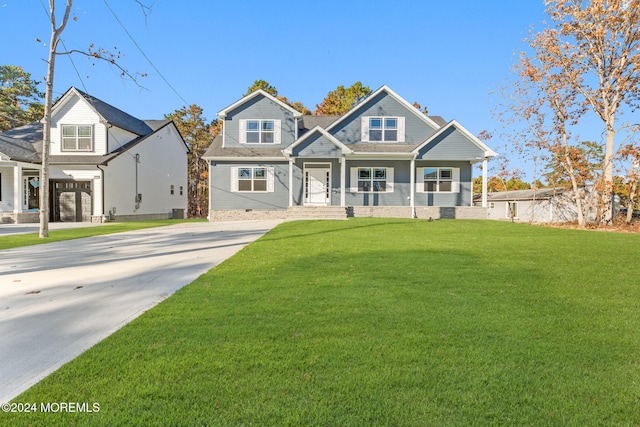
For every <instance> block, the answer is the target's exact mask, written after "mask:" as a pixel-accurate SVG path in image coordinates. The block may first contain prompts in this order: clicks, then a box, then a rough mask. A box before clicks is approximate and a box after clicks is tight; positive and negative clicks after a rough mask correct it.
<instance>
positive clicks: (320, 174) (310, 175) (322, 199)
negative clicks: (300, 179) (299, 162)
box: [305, 168, 331, 206]
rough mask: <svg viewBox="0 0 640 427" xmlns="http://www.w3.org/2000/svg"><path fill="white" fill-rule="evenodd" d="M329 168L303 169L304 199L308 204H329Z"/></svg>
mask: <svg viewBox="0 0 640 427" xmlns="http://www.w3.org/2000/svg"><path fill="white" fill-rule="evenodd" d="M330 190H331V170H330V169H324V168H322V169H321V168H307V169H306V171H305V201H306V204H309V205H322V206H328V205H330V204H331V191H330Z"/></svg>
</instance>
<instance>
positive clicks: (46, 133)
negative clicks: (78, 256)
mask: <svg viewBox="0 0 640 427" xmlns="http://www.w3.org/2000/svg"><path fill="white" fill-rule="evenodd" d="M72 4H73V0H67V5H66V7H65V11H64V16H63V17H62V22H61V23H60V26H58V25H57V24H56V2H55V0H49V19H50V21H51V39H50V41H49V58H48V60H47V80H46V90H45V95H44V98H45V101H44V125H43V126H44V129H43V139H42V170H41V172H40V237H49V153H50V151H51V109H52V106H53V77H54V72H55V61H56V49H57V48H58V43H60V34H62V32H63V31H64V28H65V27H66V26H67V21H68V20H69V14H70V13H71V7H72Z"/></svg>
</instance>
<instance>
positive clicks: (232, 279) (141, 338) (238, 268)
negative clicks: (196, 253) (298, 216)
mask: <svg viewBox="0 0 640 427" xmlns="http://www.w3.org/2000/svg"><path fill="white" fill-rule="evenodd" d="M638 253H640V236H637V235H631V234H617V233H603V232H589V231H578V230H562V229H552V228H541V227H534V226H528V225H521V224H512V223H502V222H491V221H446V220H441V221H435V222H426V221H416V220H396V219H358V220H356V219H353V220H349V221H310V222H293V223H284V224H282V225H280V226H279V227H277V228H276V229H274V230H273V231H272V232H270V233H268V234H267V235H265V236H264V237H263V238H261V239H259V240H258V241H256V242H255V243H253V244H251V245H249V246H248V247H246V248H245V249H243V250H242V251H240V253H238V254H237V255H236V256H234V257H233V258H231V259H229V260H228V261H226V262H225V263H223V264H222V265H220V266H218V267H217V268H215V269H213V270H211V271H210V272H209V273H207V274H205V275H203V276H201V277H200V278H199V279H198V280H197V281H196V282H194V283H192V284H191V285H189V286H187V287H185V288H183V289H182V290H181V291H179V292H178V293H176V294H175V295H174V296H173V297H171V298H170V299H168V300H166V301H165V302H163V303H162V304H160V305H159V306H157V307H156V308H154V309H152V310H150V311H149V312H148V313H146V314H145V315H143V316H141V317H140V318H138V319H136V320H135V321H133V322H132V323H130V324H129V325H127V326H125V327H124V328H123V329H121V330H120V331H118V332H117V333H115V334H114V335H113V336H111V337H110V338H108V339H106V340H104V341H103V342H101V343H99V344H98V345H96V346H95V347H93V348H92V349H91V350H89V351H88V352H86V353H85V354H83V355H82V356H80V357H79V358H77V359H76V360H74V361H73V362H71V363H69V364H67V365H66V366H64V367H63V368H61V369H60V370H58V371H57V372H55V373H54V374H52V375H51V376H49V377H48V378H46V379H45V380H43V381H42V382H41V383H39V384H37V385H36V386H35V387H33V388H32V389H30V390H29V391H27V392H26V393H24V394H23V395H21V396H20V397H19V398H17V399H16V400H15V401H16V402H69V401H71V402H75V401H77V402H90V403H92V402H98V403H99V404H100V412H99V413H88V414H82V413H66V414H61V413H57V414H50V413H49V414H44V413H36V414H0V424H2V425H42V426H51V425H112V426H117V425H127V426H149V425H163V426H197V425H203V426H204V425H210V426H219V425H234V426H235V425H258V426H282V425H305V426H306V425H321V426H470V425H471V426H473V425H505V426H522V425H531V426H539V425H544V426H547V425H557V426H573V425H575V426H585V425H603V426H610V425H623V426H626V425H629V426H637V425H639V424H640V314H639V313H640V263H638Z"/></svg>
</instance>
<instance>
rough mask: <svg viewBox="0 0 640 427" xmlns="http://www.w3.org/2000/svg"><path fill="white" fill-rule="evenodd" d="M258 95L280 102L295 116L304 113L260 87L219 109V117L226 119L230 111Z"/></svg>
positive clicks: (279, 103)
mask: <svg viewBox="0 0 640 427" xmlns="http://www.w3.org/2000/svg"><path fill="white" fill-rule="evenodd" d="M258 96H262V97H265V98H267V99H268V100H270V101H271V102H274V103H276V104H278V105H279V106H280V107H282V108H284V109H285V110H288V111H289V112H290V113H291V114H292V115H293V117H302V113H301V112H299V111H298V110H296V109H295V108H293V107H291V106H290V105H287V104H285V103H284V102H282V101H280V100H279V99H278V98H276V97H275V96H273V95H271V94H269V93H267V92H265V91H264V90H262V89H258V90H256V91H254V92H251V93H250V94H249V95H246V96H244V97H243V98H241V99H239V100H238V101H236V102H234V103H233V104H231V105H229V106H228V107H226V108H223V109H222V110H220V111H218V117H219V118H221V119H224V118H225V117H227V114H228V113H229V112H230V111H233V110H235V109H236V108H238V107H240V106H241V105H243V104H245V103H247V102H249V101H251V100H252V99H254V98H256V97H258Z"/></svg>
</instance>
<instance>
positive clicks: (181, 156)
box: [0, 88, 189, 222]
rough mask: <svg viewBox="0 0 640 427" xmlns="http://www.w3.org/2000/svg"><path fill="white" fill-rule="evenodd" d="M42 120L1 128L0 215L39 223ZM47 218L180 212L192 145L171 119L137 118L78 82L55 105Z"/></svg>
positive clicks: (155, 216)
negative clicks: (77, 85) (6, 128)
mask: <svg viewBox="0 0 640 427" xmlns="http://www.w3.org/2000/svg"><path fill="white" fill-rule="evenodd" d="M42 128H43V126H42V124H41V123H33V124H30V125H26V126H22V127H19V128H16V129H12V130H10V131H7V132H4V133H1V134H0V218H1V219H2V221H3V222H38V221H39V214H38V209H39V189H40V168H41V161H42V159H41V155H42V137H43V136H42V135H43V129H42ZM50 147H51V155H50V167H49V184H50V195H49V200H50V205H51V210H50V220H51V221H87V222H89V221H93V222H100V221H105V220H134V219H158V218H169V217H174V216H180V217H182V216H184V212H185V211H186V208H187V154H188V152H189V149H188V147H187V145H186V144H185V142H184V140H183V139H182V136H181V135H180V133H179V132H178V129H177V128H176V126H175V124H174V123H173V122H171V121H169V120H144V121H143V120H139V119H137V118H135V117H132V116H131V115H129V114H127V113H125V112H123V111H121V110H119V109H117V108H115V107H113V106H111V105H109V104H107V103H105V102H103V101H100V100H99V99H96V98H94V97H92V96H90V95H88V94H86V93H84V92H82V91H80V90H78V89H76V88H71V89H69V90H68V91H67V92H66V93H65V94H64V95H63V96H62V97H61V98H60V99H59V100H58V101H57V102H56V103H55V105H54V106H53V110H52V120H51V146H50Z"/></svg>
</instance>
